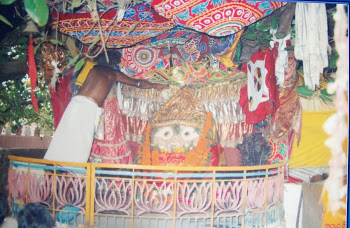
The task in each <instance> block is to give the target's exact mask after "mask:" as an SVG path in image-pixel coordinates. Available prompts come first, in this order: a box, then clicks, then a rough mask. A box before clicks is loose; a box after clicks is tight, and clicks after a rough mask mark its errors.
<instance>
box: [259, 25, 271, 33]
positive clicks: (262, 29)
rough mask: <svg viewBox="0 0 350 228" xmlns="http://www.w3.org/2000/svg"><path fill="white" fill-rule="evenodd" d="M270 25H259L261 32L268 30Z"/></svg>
mask: <svg viewBox="0 0 350 228" xmlns="http://www.w3.org/2000/svg"><path fill="white" fill-rule="evenodd" d="M270 29H271V27H270V25H263V26H261V27H260V29H259V30H260V31H263V32H267V31H270Z"/></svg>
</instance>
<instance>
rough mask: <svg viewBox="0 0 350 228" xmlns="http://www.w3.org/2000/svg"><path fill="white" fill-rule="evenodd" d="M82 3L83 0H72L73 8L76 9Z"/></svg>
mask: <svg viewBox="0 0 350 228" xmlns="http://www.w3.org/2000/svg"><path fill="white" fill-rule="evenodd" d="M81 4H82V2H81V0H73V1H72V6H71V9H72V10H74V9H75V8H78V7H80V6H81Z"/></svg>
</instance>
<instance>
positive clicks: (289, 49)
mask: <svg viewBox="0 0 350 228" xmlns="http://www.w3.org/2000/svg"><path fill="white" fill-rule="evenodd" d="M284 50H286V51H294V46H288V47H285V48H284Z"/></svg>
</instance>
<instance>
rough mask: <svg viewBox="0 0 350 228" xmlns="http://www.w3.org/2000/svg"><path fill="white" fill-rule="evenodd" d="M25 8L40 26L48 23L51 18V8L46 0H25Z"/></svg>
mask: <svg viewBox="0 0 350 228" xmlns="http://www.w3.org/2000/svg"><path fill="white" fill-rule="evenodd" d="M24 8H25V9H26V11H27V13H28V15H29V17H30V18H31V19H32V20H33V21H34V22H35V23H37V24H38V25H39V26H44V25H46V23H47V21H48V19H49V8H48V7H47V4H46V2H45V0H24Z"/></svg>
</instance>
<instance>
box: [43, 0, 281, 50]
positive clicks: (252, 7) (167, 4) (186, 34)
mask: <svg viewBox="0 0 350 228" xmlns="http://www.w3.org/2000/svg"><path fill="white" fill-rule="evenodd" d="M64 2H65V1H63V0H51V5H52V6H54V8H55V9H56V11H55V12H53V13H51V15H50V19H51V21H50V26H51V28H53V29H54V30H56V29H57V30H58V31H60V32H62V33H65V34H67V35H70V36H73V37H76V38H78V39H79V40H80V41H82V42H83V43H93V42H94V41H97V40H98V39H97V38H96V37H98V35H99V34H100V32H102V33H103V37H104V39H105V43H106V46H107V47H108V48H123V47H129V46H132V45H135V44H138V43H142V45H145V46H146V47H161V46H169V45H178V44H184V43H185V42H186V41H188V40H189V39H192V38H194V37H197V36H200V35H203V34H205V35H208V36H211V37H217V38H220V37H227V36H229V35H233V34H236V33H237V32H238V31H240V30H242V29H243V28H244V27H245V26H248V25H250V24H252V23H254V22H256V21H257V20H260V19H261V18H263V17H265V16H268V15H270V14H271V13H272V12H273V11H275V10H276V9H278V8H280V7H282V6H284V5H285V4H286V3H285V2H276V1H233V0H153V1H150V0H148V1H125V0H124V1H111V0H102V1H98V2H99V3H98V4H97V11H98V14H99V22H100V23H96V22H94V20H93V18H92V17H91V12H92V10H91V8H90V6H89V5H88V3H87V2H88V1H85V2H84V1H83V2H84V3H83V4H82V5H81V6H79V7H77V8H74V10H72V7H71V6H70V5H68V4H64ZM73 2H75V1H73ZM117 2H118V3H117ZM100 3H101V4H100ZM95 21H96V20H95ZM99 24H100V25H99ZM98 42H99V44H101V40H99V41H98Z"/></svg>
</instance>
